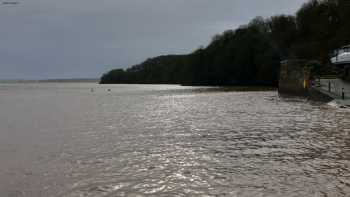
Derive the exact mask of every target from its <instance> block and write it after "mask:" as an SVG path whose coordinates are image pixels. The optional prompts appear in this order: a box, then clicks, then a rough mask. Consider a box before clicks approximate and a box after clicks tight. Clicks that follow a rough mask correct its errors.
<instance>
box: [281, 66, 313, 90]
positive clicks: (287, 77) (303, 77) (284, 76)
mask: <svg viewBox="0 0 350 197" xmlns="http://www.w3.org/2000/svg"><path fill="white" fill-rule="evenodd" d="M306 64H307V61H306V60H285V61H282V62H281V71H280V78H279V85H278V92H279V93H281V94H292V95H300V96H304V95H305V96H306V95H307V94H308V89H309V84H310V82H309V78H310V72H309V69H307V68H306Z"/></svg>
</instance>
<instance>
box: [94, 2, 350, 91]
mask: <svg viewBox="0 0 350 197" xmlns="http://www.w3.org/2000/svg"><path fill="white" fill-rule="evenodd" d="M346 44H350V1H349V0H311V1H309V2H308V3H305V4H304V5H303V6H302V7H301V8H300V9H299V10H298V12H297V13H296V15H295V16H289V15H279V16H273V17H270V18H267V19H264V18H262V17H257V18H255V19H253V20H252V21H251V22H250V23H249V24H247V25H245V26H241V27H239V28H238V29H236V30H228V31H225V32H224V33H222V34H220V35H216V36H214V37H213V39H212V42H211V43H210V44H209V45H208V46H207V47H206V48H199V49H197V50H196V51H194V52H193V53H191V54H188V55H169V56H160V57H156V58H151V59H148V60H146V61H145V62H143V63H141V64H139V65H135V66H132V67H131V68H129V69H126V70H123V69H116V70H112V71H110V72H108V73H106V74H104V75H103V76H102V78H101V80H100V82H101V83H156V84H158V83H159V84H162V83H163V84H183V85H276V84H277V82H278V73H279V65H280V61H281V60H283V59H286V58H300V59H312V60H318V61H320V62H322V65H328V64H329V53H330V52H331V51H332V50H334V49H336V48H339V47H341V46H343V45H346ZM321 70H327V68H326V67H325V68H321Z"/></svg>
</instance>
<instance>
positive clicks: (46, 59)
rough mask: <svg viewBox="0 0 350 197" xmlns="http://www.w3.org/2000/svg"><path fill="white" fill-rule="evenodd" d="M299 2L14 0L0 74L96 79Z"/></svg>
mask: <svg viewBox="0 0 350 197" xmlns="http://www.w3.org/2000/svg"><path fill="white" fill-rule="evenodd" d="M303 2H305V0H293V1H291V0H278V1H277V0H250V1H246V0H221V1H212V0H56V1H54V0H22V2H21V4H19V5H17V6H0V43H1V44H0V79H1V78H60V77H62V78H65V77H66V78H71V77H98V76H99V75H100V74H101V73H103V72H105V71H107V70H109V69H112V68H117V67H127V66H130V65H132V64H136V63H139V62H141V61H142V60H144V59H145V58H147V57H152V56H157V55H161V54H170V53H171V54H180V53H188V52H191V51H192V50H194V49H196V48H197V47H199V46H200V45H206V44H207V43H208V42H209V41H210V38H211V37H212V36H213V35H214V34H216V33H220V32H222V31H224V30H226V29H233V28H236V27H238V26H239V25H242V24H245V23H247V22H248V21H249V20H250V19H252V18H254V17H255V16H264V17H267V16H271V15H274V14H282V13H285V14H293V13H294V12H295V11H296V10H297V9H298V8H299V7H300V6H301V4H302V3H303Z"/></svg>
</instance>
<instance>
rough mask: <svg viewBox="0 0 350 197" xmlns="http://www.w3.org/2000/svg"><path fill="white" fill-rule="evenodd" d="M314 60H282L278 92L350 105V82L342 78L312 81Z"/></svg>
mask: <svg viewBox="0 0 350 197" xmlns="http://www.w3.org/2000/svg"><path fill="white" fill-rule="evenodd" d="M312 64H313V62H311V61H306V60H286V61H283V62H281V71H280V79H279V87H278V92H279V93H281V94H287V95H295V96H307V97H308V98H310V99H312V100H318V101H323V102H330V101H334V103H335V104H336V105H338V106H341V107H350V83H347V82H345V81H343V80H341V79H337V78H333V79H330V78H328V79H318V80H313V81H312V76H311V69H310V66H312Z"/></svg>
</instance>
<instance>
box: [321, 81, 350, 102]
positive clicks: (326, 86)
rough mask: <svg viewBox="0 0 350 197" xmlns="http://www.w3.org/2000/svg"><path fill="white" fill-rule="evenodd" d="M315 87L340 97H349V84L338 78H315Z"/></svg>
mask: <svg viewBox="0 0 350 197" xmlns="http://www.w3.org/2000/svg"><path fill="white" fill-rule="evenodd" d="M315 85H316V87H320V88H321V89H323V90H325V91H327V92H329V93H332V94H334V95H336V96H338V97H340V98H341V99H347V98H350V84H347V83H345V82H343V81H341V80H339V79H325V78H323V79H322V78H321V79H318V80H316V83H315Z"/></svg>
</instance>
